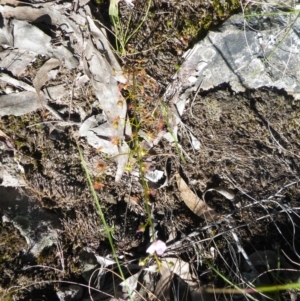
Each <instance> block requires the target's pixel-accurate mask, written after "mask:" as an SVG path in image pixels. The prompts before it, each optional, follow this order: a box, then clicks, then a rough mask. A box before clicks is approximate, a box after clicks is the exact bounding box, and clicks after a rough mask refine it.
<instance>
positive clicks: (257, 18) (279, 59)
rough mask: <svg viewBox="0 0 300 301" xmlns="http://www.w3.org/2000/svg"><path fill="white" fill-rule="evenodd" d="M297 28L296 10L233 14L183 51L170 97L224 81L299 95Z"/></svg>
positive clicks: (178, 98)
mask: <svg viewBox="0 0 300 301" xmlns="http://www.w3.org/2000/svg"><path fill="white" fill-rule="evenodd" d="M272 9H273V10H275V8H272ZM269 12H270V11H269ZM299 31H300V19H298V15H297V13H295V12H290V13H288V14H287V13H286V12H285V14H284V13H283V12H280V11H278V10H276V11H273V14H270V13H269V14H268V12H267V11H266V12H263V13H262V15H258V14H257V15H254V16H252V17H249V18H245V16H244V15H242V14H238V15H234V16H232V17H231V18H229V19H228V20H227V21H226V22H225V23H224V24H223V25H222V26H221V27H220V28H219V29H218V30H216V31H210V32H209V33H208V35H207V37H206V38H205V39H203V40H201V41H200V42H198V43H197V44H196V45H195V46H194V47H193V48H192V49H191V50H189V51H187V52H186V53H185V55H184V58H185V61H184V62H183V64H182V65H181V68H180V69H179V71H178V72H177V74H176V75H175V77H174V82H173V83H172V84H171V85H170V86H169V87H168V89H167V91H166V94H165V97H166V99H172V100H173V102H174V103H176V104H177V105H178V104H179V103H182V102H185V101H186V99H187V98H188V97H189V96H190V94H191V93H192V92H194V91H197V90H198V89H199V88H200V89H201V90H209V89H211V88H214V87H217V86H219V85H221V84H224V83H227V84H229V85H230V87H231V89H232V90H233V91H234V92H243V91H245V90H246V89H258V88H260V87H269V88H274V87H275V88H277V89H283V90H285V91H286V92H287V93H288V94H290V95H293V96H294V97H295V98H296V99H300V67H299V66H300V55H299V53H300V48H299V45H300V39H299V35H298V33H299Z"/></svg>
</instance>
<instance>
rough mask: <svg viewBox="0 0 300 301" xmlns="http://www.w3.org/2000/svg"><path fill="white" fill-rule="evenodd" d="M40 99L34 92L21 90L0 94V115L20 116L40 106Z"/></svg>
mask: <svg viewBox="0 0 300 301" xmlns="http://www.w3.org/2000/svg"><path fill="white" fill-rule="evenodd" d="M41 100H42V101H45V100H44V97H43V96H42V97H41V99H40V98H39V97H38V96H37V94H36V93H35V92H30V91H23V92H19V93H11V94H8V95H2V96H0V116H5V115H14V116H21V115H24V114H27V113H30V112H33V111H35V110H37V109H40V108H42V102H41Z"/></svg>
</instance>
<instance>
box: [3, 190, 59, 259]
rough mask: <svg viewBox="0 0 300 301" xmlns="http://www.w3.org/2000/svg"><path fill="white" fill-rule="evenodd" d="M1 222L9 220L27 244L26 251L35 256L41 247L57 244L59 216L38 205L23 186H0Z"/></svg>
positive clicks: (41, 249)
mask: <svg viewBox="0 0 300 301" xmlns="http://www.w3.org/2000/svg"><path fill="white" fill-rule="evenodd" d="M0 208H1V212H2V222H11V223H13V225H14V226H15V228H17V229H18V230H19V231H20V234H21V235H22V236H23V237H24V238H25V239H26V242H27V244H28V253H31V254H32V255H33V256H34V257H37V256H38V255H39V254H40V253H41V252H42V251H43V249H45V248H46V247H50V246H52V245H53V244H57V243H58V240H59V237H58V232H59V229H61V223H60V220H59V218H60V216H59V215H58V214H57V213H52V212H48V211H47V210H45V209H43V208H41V207H40V205H39V203H38V200H36V199H35V198H34V197H29V196H28V192H26V190H25V188H13V187H4V186H0Z"/></svg>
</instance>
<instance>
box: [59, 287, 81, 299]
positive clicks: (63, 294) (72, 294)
mask: <svg viewBox="0 0 300 301" xmlns="http://www.w3.org/2000/svg"><path fill="white" fill-rule="evenodd" d="M56 295H57V297H58V299H59V300H60V301H78V300H81V299H82V297H83V288H82V287H81V286H79V285H75V284H71V285H69V286H68V287H63V288H61V289H60V290H59V291H57V292H56Z"/></svg>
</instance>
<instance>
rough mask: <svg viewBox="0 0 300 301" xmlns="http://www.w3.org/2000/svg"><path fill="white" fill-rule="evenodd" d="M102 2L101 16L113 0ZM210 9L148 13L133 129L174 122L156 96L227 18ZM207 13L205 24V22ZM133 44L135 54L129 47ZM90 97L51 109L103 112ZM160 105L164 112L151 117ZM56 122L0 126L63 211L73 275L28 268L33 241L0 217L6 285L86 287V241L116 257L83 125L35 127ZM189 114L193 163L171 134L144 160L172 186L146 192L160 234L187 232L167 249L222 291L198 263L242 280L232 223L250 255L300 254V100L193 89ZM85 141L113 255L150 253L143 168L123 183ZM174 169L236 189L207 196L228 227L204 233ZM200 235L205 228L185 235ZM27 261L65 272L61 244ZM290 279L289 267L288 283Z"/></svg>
mask: <svg viewBox="0 0 300 301" xmlns="http://www.w3.org/2000/svg"><path fill="white" fill-rule="evenodd" d="M101 8H102V9H103V16H104V19H105V16H106V14H105V9H107V3H106V4H105V3H104V4H103V7H102V6H101ZM144 10H145V7H144V6H143V5H142V4H141V3H140V2H139V3H137V4H136V8H135V13H134V14H133V16H132V20H133V24H138V23H139V20H141V17H142V14H141V13H140V12H141V11H144ZM120 11H121V15H122V16H123V17H122V18H123V19H122V22H123V23H124V24H126V20H128V19H127V18H128V11H129V10H128V8H127V7H125V4H122V3H121V8H120ZM212 11H213V8H212V7H210V6H208V5H207V4H205V3H204V4H203V3H200V2H199V3H195V4H191V3H190V2H189V1H183V2H181V3H169V2H164V1H155V2H154V4H153V8H151V10H150V13H149V18H148V19H147V21H146V22H145V24H144V25H143V26H142V27H141V29H140V30H139V31H138V33H137V35H135V36H134V37H133V38H132V39H131V40H130V41H129V43H128V45H127V50H128V55H127V56H126V57H124V58H122V62H123V63H124V68H125V71H126V72H127V73H128V76H129V78H130V79H131V81H130V85H128V86H125V87H123V94H124V96H125V97H126V99H127V101H128V105H129V112H128V114H129V115H130V114H131V116H132V120H133V122H135V123H136V128H137V129H138V128H139V129H142V130H144V131H146V132H152V133H153V134H154V135H155V134H156V133H157V132H159V130H161V129H162V128H167V125H166V123H165V120H164V118H163V116H162V113H161V112H160V111H159V110H157V111H155V109H156V108H157V105H159V97H160V96H161V95H162V94H163V92H164V89H165V88H166V86H167V84H168V82H169V81H170V80H171V76H172V75H173V73H174V72H175V70H176V68H177V66H178V65H179V64H180V60H181V58H180V57H181V55H182V53H183V52H184V51H185V50H186V49H187V48H188V47H190V46H191V45H192V43H193V41H194V39H196V38H195V37H197V38H199V37H200V36H201V35H202V34H203V33H204V31H202V29H203V28H204V27H209V26H211V25H212V23H213V22H216V23H217V22H219V21H220V18H219V17H220V15H221V13H220V11H221V8H218V9H217V12H215V13H214V14H212V13H211V12H212ZM202 14H203V15H202ZM211 16H213V17H211ZM225 16H226V14H224V16H223V17H225ZM199 19H201V22H203V24H201V23H200V22H199V21H198V22H197V20H199ZM204 23H205V24H204ZM204 25H205V26H204ZM201 28H202V29H201ZM142 50H143V51H144V50H147V51H144V52H141V51H142ZM136 51H137V52H138V54H136V55H130V53H135V52H136ZM37 68H38V66H37V67H35V66H33V68H31V69H29V70H28V74H27V76H29V77H32V78H33V77H34V73H35V72H36V70H37ZM74 76H75V75H73V74H71V73H70V74H61V75H60V77H59V78H58V79H57V80H58V81H59V80H61V82H64V83H65V84H66V85H69V86H70V85H72V83H73V82H74ZM94 101H95V96H94V95H92V94H89V88H88V87H85V89H83V92H82V95H77V96H76V97H74V101H73V103H72V106H71V108H70V106H69V103H67V102H65V103H64V101H61V102H60V103H53V104H52V106H53V108H55V109H56V110H58V109H60V110H61V111H62V112H63V114H65V116H66V117H67V116H68V115H69V114H70V116H71V119H72V120H74V121H76V119H79V113H78V112H79V107H81V108H83V109H84V110H85V111H86V112H88V113H89V114H93V113H95V112H98V111H99V108H97V107H95V106H94V107H93V108H92V104H93V103H94ZM154 111H155V112H156V113H155V114H152V113H153V112H154ZM51 119H52V116H51V115H50V114H49V113H48V112H47V111H39V112H36V113H35V114H29V115H26V116H22V117H19V118H17V117H10V116H9V117H4V118H2V119H1V121H0V128H1V129H2V130H3V131H4V130H5V133H6V134H7V135H8V136H10V137H12V138H13V140H14V141H15V144H16V148H17V151H18V156H19V161H20V162H21V163H22V165H23V166H24V169H25V177H26V181H27V183H28V185H29V193H30V194H31V195H33V196H34V197H36V198H37V199H38V200H39V202H40V204H41V205H42V206H43V207H45V208H47V209H49V210H50V211H53V212H57V214H59V215H60V216H61V221H62V224H63V231H62V232H61V234H60V241H61V244H62V248H63V252H64V256H65V265H66V267H67V269H66V271H65V274H60V273H57V272H55V271H53V270H48V269H38V268H37V269H31V270H24V269H23V268H24V266H25V265H27V264H28V261H29V259H28V257H26V252H25V251H22V250H23V249H26V244H25V241H24V240H23V238H22V237H21V236H20V235H19V234H18V232H17V231H16V230H15V229H14V228H13V227H12V226H11V225H10V224H7V223H2V225H1V237H2V243H1V244H0V254H1V262H0V264H1V265H0V275H1V276H2V277H1V278H2V283H1V284H2V287H3V288H9V287H11V286H13V285H20V286H26V285H28V284H31V283H33V282H36V281H40V280H72V281H76V282H80V283H86V282H85V281H84V280H83V279H82V266H81V256H83V253H84V251H83V248H85V247H88V248H90V249H92V250H95V251H96V252H97V254H99V255H102V256H105V255H107V254H110V249H109V247H108V243H107V240H106V236H105V233H104V230H103V226H102V224H101V223H100V221H99V217H98V215H97V211H96V208H95V204H94V201H93V198H92V196H91V193H90V190H89V188H88V185H87V183H86V177H85V175H84V173H83V172H82V167H81V162H80V159H79V155H78V150H77V147H76V143H75V136H74V135H75V134H74V132H75V131H76V126H75V127H74V128H72V127H71V126H65V125H51V124H47V123H42V124H41V125H39V126H34V127H27V126H30V125H32V124H35V123H40V122H45V121H49V120H51ZM182 121H183V125H182V126H181V128H180V131H179V138H180V140H179V143H180V144H181V145H182V146H183V149H184V151H185V152H186V154H187V156H186V162H183V161H182V160H181V157H180V155H179V153H178V150H177V149H176V148H175V147H171V146H170V144H169V143H168V142H167V141H164V140H162V141H160V143H159V144H158V145H157V146H156V147H155V148H154V149H152V150H151V151H150V152H149V153H148V154H147V155H146V156H144V157H143V159H144V162H143V164H145V166H146V167H147V166H151V168H154V167H155V168H157V169H161V170H165V169H166V170H167V171H168V174H169V183H168V185H167V186H166V187H163V188H161V189H157V188H155V187H154V188H152V187H150V188H151V189H149V191H148V195H149V200H150V202H151V203H152V208H154V209H153V214H154V216H155V219H156V220H157V223H158V227H157V229H158V231H159V237H160V238H161V239H162V240H165V241H166V240H168V239H170V238H174V240H175V241H179V240H180V239H181V240H182V242H181V243H180V244H178V245H175V246H174V248H173V247H171V250H172V251H174V252H176V254H178V255H180V256H182V258H184V259H185V260H186V261H189V262H192V263H193V264H194V266H195V267H196V268H197V273H198V276H199V279H200V281H201V283H204V284H215V285H216V286H217V287H223V286H224V282H223V281H222V280H220V279H219V278H218V277H216V276H215V274H214V273H212V271H211V269H210V268H209V265H207V264H203V265H201V266H198V264H199V263H200V262H201V258H202V259H204V260H205V259H206V260H208V261H209V262H210V263H212V264H213V265H214V266H215V267H216V268H217V269H218V270H219V271H221V272H222V273H223V274H224V275H226V277H228V278H229V279H230V280H232V281H234V282H235V283H239V282H240V279H238V280H237V279H236V278H238V277H237V276H235V274H234V273H237V271H238V270H239V273H241V272H242V271H243V269H242V266H243V264H242V262H243V259H242V256H240V254H239V253H238V251H237V250H238V247H237V246H236V241H235V240H234V238H233V236H232V232H231V231H229V227H230V226H232V227H237V229H236V233H237V236H238V238H239V241H240V243H241V244H242V246H243V248H244V249H245V250H246V252H247V253H248V254H251V253H253V252H255V251H257V250H259V251H264V250H270V249H272V250H276V249H277V250H278V253H280V251H281V250H284V251H285V252H286V253H287V254H288V255H289V256H290V257H291V258H292V259H293V260H297V259H298V258H299V257H298V258H297V253H296V252H297V250H299V238H298V235H299V231H298V226H297V225H298V223H299V220H298V215H297V211H296V210H297V208H298V207H299V187H298V186H299V185H298V182H297V181H299V168H300V158H299V153H300V151H299V150H300V145H299V141H300V139H299V138H300V137H299V131H298V128H299V126H300V104H299V102H296V101H294V100H293V99H291V98H290V97H288V96H286V94H285V93H284V92H282V91H267V90H263V89H262V90H259V91H247V92H245V93H243V94H238V95H235V94H233V93H232V92H231V91H230V87H227V86H222V87H218V88H216V89H214V90H212V91H208V92H205V93H204V92H203V93H199V94H198V95H193V100H192V101H191V102H190V104H189V106H188V107H187V108H186V110H185V112H184V115H183V116H182ZM140 123H141V126H138V125H139V124H140ZM186 128H188V129H189V130H190V131H191V132H192V133H193V134H194V136H195V137H196V138H197V139H198V140H199V141H200V142H201V149H200V151H195V150H193V148H192V146H191V142H190V139H189V137H188V136H187V132H186ZM80 145H81V147H82V149H83V151H84V153H85V156H86V158H89V161H88V167H89V168H90V170H91V173H92V175H93V182H94V187H95V189H96V190H97V192H98V195H99V198H100V200H101V204H102V206H103V209H104V213H105V216H106V219H107V222H108V224H109V226H111V227H114V239H115V241H114V242H115V245H116V248H117V252H118V253H119V254H122V255H125V256H126V259H127V260H133V259H137V258H139V257H141V256H144V255H145V249H146V246H147V244H148V242H149V238H148V237H147V234H143V233H136V230H137V229H138V227H139V225H140V224H142V223H144V222H145V221H146V218H147V215H146V210H145V206H144V203H143V200H144V192H145V191H144V189H143V186H142V184H141V183H140V182H139V181H138V180H137V179H136V178H135V177H134V173H133V171H135V170H136V169H137V166H133V170H129V171H127V172H125V174H124V176H123V177H122V181H121V182H120V183H117V184H116V183H114V173H115V166H114V163H113V162H111V161H110V160H109V159H108V158H106V157H105V156H103V155H102V154H101V153H99V152H97V151H96V150H93V149H92V148H91V147H89V146H88V145H87V143H86V142H85V140H80ZM178 170H179V171H180V173H181V175H182V177H183V178H184V179H185V180H186V182H187V183H188V184H189V186H190V187H191V189H192V190H193V191H194V192H195V193H196V194H198V196H201V195H202V193H203V192H204V191H205V190H206V189H207V188H211V187H217V186H225V187H227V188H231V189H234V191H235V192H236V198H235V200H234V201H235V202H231V201H228V200H226V199H225V198H224V197H222V196H220V195H218V194H217V193H210V192H209V193H207V194H206V201H207V203H208V204H209V205H210V206H211V207H212V208H213V209H214V210H215V211H216V212H218V213H220V214H221V215H222V216H223V217H224V221H223V222H222V223H218V224H217V225H211V227H208V229H203V227H205V226H206V225H207V223H206V221H205V220H203V219H201V218H200V217H197V216H196V215H194V214H193V213H192V212H191V211H190V210H189V209H188V208H187V207H186V205H185V204H184V202H183V201H182V200H181V199H180V197H179V192H178V188H177V185H176V181H175V178H174V174H175V172H176V171H178ZM295 182H297V183H295ZM292 183H293V184H292ZM289 184H292V185H291V186H288V185H289ZM195 232H197V235H195V236H193V237H191V238H190V239H184V237H185V236H187V235H190V234H191V233H195ZM8 238H9V239H8ZM200 241H202V242H201V243H200ZM8 246H9V247H8ZM211 247H213V248H214V250H215V252H216V254H217V255H215V256H216V257H215V259H213V258H209V259H207V258H208V256H206V255H201V252H203V254H206V252H211ZM201 256H202V257H201ZM30 264H32V265H33V264H40V265H44V266H50V267H53V268H58V269H61V261H60V260H59V257H58V256H57V249H56V247H53V248H49V249H47V250H45V251H44V252H43V254H41V256H40V257H39V258H37V259H36V260H35V259H31V261H30ZM284 268H286V267H284ZM294 268H297V267H294ZM293 275H294V274H291V275H289V276H290V278H291V279H293V278H294V276H293ZM235 277H236V278H235ZM271 282H272V281H270V282H266V283H267V284H269V283H271ZM279 282H280V281H279ZM55 285H56V284H50V285H46V284H43V285H41V286H40V288H39V287H38V286H35V287H34V286H32V287H30V288H29V289H28V291H25V290H22V291H19V292H18V293H17V294H16V295H15V296H16V297H15V298H17V299H15V300H37V299H38V298H39V300H57V299H55V298H56V297H55V294H54V289H55ZM34 288H35V289H34ZM47 289H48V291H47ZM41 294H42V295H43V296H42V297H41Z"/></svg>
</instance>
